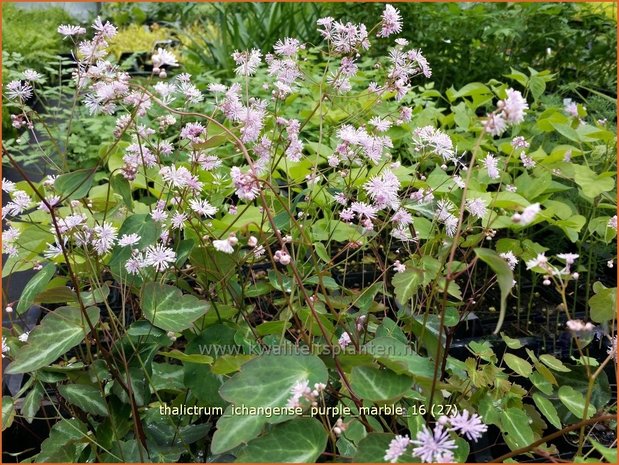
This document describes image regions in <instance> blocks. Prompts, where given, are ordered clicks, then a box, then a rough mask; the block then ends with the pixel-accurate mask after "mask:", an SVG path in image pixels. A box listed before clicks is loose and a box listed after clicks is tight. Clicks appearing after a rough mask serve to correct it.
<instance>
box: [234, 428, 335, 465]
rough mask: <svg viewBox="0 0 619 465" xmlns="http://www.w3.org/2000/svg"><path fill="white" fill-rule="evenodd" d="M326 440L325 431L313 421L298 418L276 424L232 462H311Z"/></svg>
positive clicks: (319, 452) (323, 447) (321, 449)
mask: <svg viewBox="0 0 619 465" xmlns="http://www.w3.org/2000/svg"><path fill="white" fill-rule="evenodd" d="M327 438H328V434H327V431H325V428H324V427H323V425H322V424H321V423H320V422H319V421H318V420H317V419H315V418H299V419H297V420H292V421H288V422H286V423H282V424H280V425H276V426H275V427H273V429H272V430H270V431H269V432H268V433H267V434H265V435H264V436H262V437H260V438H258V439H254V440H253V441H251V442H250V443H249V444H248V445H247V447H245V448H244V449H243V450H242V451H241V452H240V453H239V455H238V457H237V459H236V462H246V463H247V462H249V463H270V462H275V463H283V462H285V463H314V462H315V461H316V459H317V458H318V457H320V454H322V453H323V452H324V451H325V447H326V446H327Z"/></svg>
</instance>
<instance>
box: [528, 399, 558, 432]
mask: <svg viewBox="0 0 619 465" xmlns="http://www.w3.org/2000/svg"><path fill="white" fill-rule="evenodd" d="M533 402H535V405H537V408H538V409H539V411H540V412H542V413H543V414H544V416H545V417H546V419H547V420H548V421H549V422H550V424H551V425H552V426H554V427H555V428H557V429H561V420H559V415H558V414H557V409H556V408H555V406H554V405H552V402H550V401H549V400H548V399H546V398H545V397H544V396H542V395H541V394H540V393H539V392H536V393H534V394H533Z"/></svg>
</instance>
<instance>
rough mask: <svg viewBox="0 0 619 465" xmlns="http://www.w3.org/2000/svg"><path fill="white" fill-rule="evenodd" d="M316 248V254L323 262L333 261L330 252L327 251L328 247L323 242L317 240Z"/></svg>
mask: <svg viewBox="0 0 619 465" xmlns="http://www.w3.org/2000/svg"><path fill="white" fill-rule="evenodd" d="M314 249H315V250H316V255H318V258H320V259H321V260H322V261H323V262H325V263H329V262H330V261H331V257H330V256H329V252H327V248H326V247H325V246H324V244H322V243H321V242H316V243H315V244H314Z"/></svg>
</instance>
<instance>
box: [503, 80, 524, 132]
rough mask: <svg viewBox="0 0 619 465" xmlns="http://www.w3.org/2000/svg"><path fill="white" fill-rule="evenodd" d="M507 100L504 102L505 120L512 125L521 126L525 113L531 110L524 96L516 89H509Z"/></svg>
mask: <svg viewBox="0 0 619 465" xmlns="http://www.w3.org/2000/svg"><path fill="white" fill-rule="evenodd" d="M506 92H507V98H506V99H505V100H504V102H503V103H504V105H503V111H504V113H505V119H506V120H507V122H508V123H510V124H519V123H522V122H523V121H524V114H525V111H526V110H528V109H529V105H528V104H527V101H526V100H525V99H524V98H523V97H522V94H521V93H520V92H519V91H517V90H514V89H511V88H510V89H507V91H506Z"/></svg>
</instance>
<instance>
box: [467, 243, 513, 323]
mask: <svg viewBox="0 0 619 465" xmlns="http://www.w3.org/2000/svg"><path fill="white" fill-rule="evenodd" d="M474 250H475V255H477V257H478V258H479V259H480V260H482V261H483V262H485V263H486V264H487V265H488V266H489V267H490V268H491V269H492V271H494V272H495V273H496V275H497V281H498V282H499V288H500V289H501V310H500V313H499V321H498V322H497V325H496V328H495V330H494V334H498V333H499V330H500V329H501V326H503V320H504V319H505V311H506V309H507V296H508V295H509V293H510V291H511V290H512V287H513V286H514V273H513V272H512V270H510V268H509V265H508V264H507V262H506V261H505V260H503V259H502V258H501V256H500V255H499V254H498V253H496V252H495V251H494V250H490V249H479V248H478V249H474Z"/></svg>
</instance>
